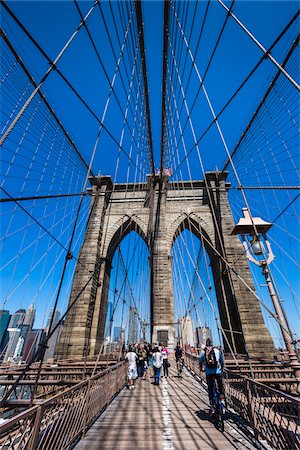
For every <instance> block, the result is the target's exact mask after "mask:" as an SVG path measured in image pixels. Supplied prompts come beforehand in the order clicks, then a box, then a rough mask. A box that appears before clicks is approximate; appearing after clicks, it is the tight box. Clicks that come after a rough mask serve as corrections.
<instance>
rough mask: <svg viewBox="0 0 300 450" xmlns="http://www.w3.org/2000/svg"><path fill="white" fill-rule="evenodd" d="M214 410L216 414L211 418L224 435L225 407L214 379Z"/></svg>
mask: <svg viewBox="0 0 300 450" xmlns="http://www.w3.org/2000/svg"><path fill="white" fill-rule="evenodd" d="M213 408H214V413H213V414H211V417H212V419H213V420H214V425H215V427H216V428H217V429H218V430H220V431H221V432H222V433H223V431H224V413H225V406H224V404H223V402H222V401H221V398H220V392H219V390H218V387H217V383H216V379H215V378H214V384H213Z"/></svg>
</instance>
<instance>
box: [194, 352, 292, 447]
mask: <svg viewBox="0 0 300 450" xmlns="http://www.w3.org/2000/svg"><path fill="white" fill-rule="evenodd" d="M185 358H186V359H185V364H186V366H187V367H188V368H189V369H191V370H192V371H193V372H194V373H195V374H196V375H200V377H201V375H202V373H201V372H200V366H199V364H198V361H197V359H198V357H197V356H196V355H193V354H189V353H185ZM231 376H232V378H230V377H231ZM202 381H203V375H202ZM223 381H224V383H223V388H224V394H225V398H226V404H227V406H228V407H230V408H232V409H233V410H234V411H235V412H237V413H238V414H239V415H240V416H241V417H242V418H243V419H244V420H246V421H247V422H248V423H249V425H250V426H251V427H252V428H253V430H254V435H255V437H256V439H257V440H258V439H259V438H263V439H265V440H266V441H267V442H268V443H269V444H270V445H271V446H272V447H273V448H276V449H277V450H286V449H294V448H295V449H296V448H300V420H299V417H300V399H299V398H296V397H293V396H291V395H289V394H287V393H286V392H282V391H279V390H277V389H275V388H273V387H270V386H267V385H265V384H263V383H261V382H260V381H258V380H255V379H253V378H250V377H247V376H245V375H242V374H239V373H236V372H231V371H230V370H228V369H225V377H224V379H223ZM282 382H284V378H282ZM295 383H297V379H296V378H295Z"/></svg>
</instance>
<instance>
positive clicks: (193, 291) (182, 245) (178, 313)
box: [171, 215, 245, 354]
mask: <svg viewBox="0 0 300 450" xmlns="http://www.w3.org/2000/svg"><path fill="white" fill-rule="evenodd" d="M203 223H204V221H203V220H201V219H199V218H197V217H190V216H188V215H186V216H185V217H183V218H182V219H181V220H178V222H177V228H175V232H174V234H173V236H172V239H171V257H172V281H173V295H174V313H175V322H177V327H176V328H177V329H176V332H177V336H178V338H180V340H181V341H182V343H187V344H188V345H190V346H194V347H198V348H199V347H201V345H204V344H205V341H206V339H207V338H208V337H210V338H212V340H213V342H214V345H221V346H222V347H223V348H224V349H225V351H226V352H230V351H233V352H234V353H235V354H237V353H245V345H244V339H243V334H242V328H241V324H240V318H239V316H238V314H237V308H236V304H235V297H234V294H233V292H232V290H231V288H230V282H229V281H230V280H229V274H228V272H227V271H226V267H224V264H222V261H221V260H220V258H219V256H218V254H217V252H216V251H215V246H214V242H213V239H214V233H213V232H212V230H210V229H209V228H208V230H206V229H204V228H203V226H202V224H203ZM184 341H186V342H184Z"/></svg>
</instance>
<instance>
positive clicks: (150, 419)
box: [76, 368, 256, 450]
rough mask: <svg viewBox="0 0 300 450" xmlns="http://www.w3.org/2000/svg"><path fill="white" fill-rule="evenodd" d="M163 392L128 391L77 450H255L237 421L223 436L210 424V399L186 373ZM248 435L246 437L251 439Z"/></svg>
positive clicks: (146, 386)
mask: <svg viewBox="0 0 300 450" xmlns="http://www.w3.org/2000/svg"><path fill="white" fill-rule="evenodd" d="M170 372H171V376H170V377H169V378H167V379H166V378H163V379H162V380H161V384H160V386H159V387H158V386H154V385H152V384H151V383H150V381H149V380H147V381H142V380H138V381H137V382H136V388H135V389H134V390H131V391H130V390H128V389H124V390H123V391H122V392H121V393H120V394H119V395H118V396H117V397H116V398H115V400H114V401H113V402H112V403H111V404H110V406H109V407H108V408H107V409H106V411H105V412H104V413H103V414H102V415H101V416H100V418H99V419H98V420H97V421H96V422H95V424H94V425H93V426H92V427H91V428H90V430H89V431H88V432H87V434H86V437H85V438H84V439H83V440H81V441H80V442H79V443H78V445H77V446H76V449H77V450H96V449H100V448H101V449H103V450H107V449H110V450H195V449H201V450H207V449H215V450H217V449H222V450H231V449H238V450H242V449H243V450H253V449H255V448H256V447H255V446H254V445H253V444H251V441H250V437H249V436H250V434H249V433H247V431H248V430H247V428H246V427H245V428H244V427H243V426H242V425H237V424H235V423H234V420H233V419H232V418H231V417H228V418H227V419H226V422H225V432H224V433H223V434H222V433H221V432H220V431H218V430H217V429H216V428H215V427H214V425H213V424H212V423H211V422H210V419H209V414H208V403H207V393H206V391H205V390H204V388H203V387H202V386H201V385H200V384H199V383H198V382H197V381H196V380H194V378H193V377H192V376H191V375H190V373H189V372H188V371H187V370H184V373H183V378H181V379H180V378H178V377H177V376H176V372H175V370H174V369H173V368H171V370H170ZM245 432H246V433H245Z"/></svg>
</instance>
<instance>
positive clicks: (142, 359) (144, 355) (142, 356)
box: [137, 344, 147, 378]
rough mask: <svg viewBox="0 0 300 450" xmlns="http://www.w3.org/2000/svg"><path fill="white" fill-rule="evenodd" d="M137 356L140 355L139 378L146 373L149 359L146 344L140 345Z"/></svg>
mask: <svg viewBox="0 0 300 450" xmlns="http://www.w3.org/2000/svg"><path fill="white" fill-rule="evenodd" d="M137 356H138V365H137V371H138V376H139V378H142V376H143V374H144V367H145V362H146V361H147V353H146V350H145V348H144V344H140V345H139V347H138V351H137Z"/></svg>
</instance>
